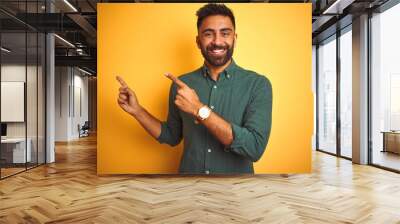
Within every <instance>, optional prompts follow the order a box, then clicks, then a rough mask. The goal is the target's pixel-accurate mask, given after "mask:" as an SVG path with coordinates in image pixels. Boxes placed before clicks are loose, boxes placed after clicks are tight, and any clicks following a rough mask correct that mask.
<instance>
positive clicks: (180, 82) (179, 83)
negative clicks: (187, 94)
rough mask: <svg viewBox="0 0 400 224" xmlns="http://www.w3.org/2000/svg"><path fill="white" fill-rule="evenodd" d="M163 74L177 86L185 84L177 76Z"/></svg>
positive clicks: (181, 86)
mask: <svg viewBox="0 0 400 224" xmlns="http://www.w3.org/2000/svg"><path fill="white" fill-rule="evenodd" d="M165 76H166V77H167V78H169V79H171V80H172V81H173V82H174V83H175V84H176V85H178V87H180V88H183V87H185V86H186V84H185V83H184V82H182V81H181V80H180V79H179V78H177V77H175V76H174V75H172V74H171V73H166V74H165Z"/></svg>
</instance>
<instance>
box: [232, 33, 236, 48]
mask: <svg viewBox="0 0 400 224" xmlns="http://www.w3.org/2000/svg"><path fill="white" fill-rule="evenodd" d="M234 40H235V42H234V44H233V47H236V42H237V33H235V38H234Z"/></svg>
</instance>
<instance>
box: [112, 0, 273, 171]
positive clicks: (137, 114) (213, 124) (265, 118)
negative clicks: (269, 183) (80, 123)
mask: <svg viewBox="0 0 400 224" xmlns="http://www.w3.org/2000/svg"><path fill="white" fill-rule="evenodd" d="M197 17H198V19H197V30H198V36H197V37H196V42H197V46H198V48H199V49H200V50H201V53H202V55H203V57H204V59H205V60H204V65H203V66H202V67H201V68H199V69H197V70H195V71H193V72H190V73H188V74H185V75H182V76H180V77H179V78H176V77H175V76H173V75H172V74H166V76H167V77H168V78H169V79H171V80H172V81H173V83H172V85H171V89H170V93H169V112H168V118H167V121H165V122H161V121H159V120H158V119H157V118H155V117H154V116H153V115H151V114H150V113H149V112H147V111H146V110H145V109H144V108H143V107H142V106H141V105H140V104H139V102H138V100H137V98H136V95H135V93H134V92H133V91H132V90H131V89H130V88H129V87H128V85H127V84H126V83H125V82H124V81H123V80H122V78H120V77H117V79H118V81H119V82H120V83H121V88H120V89H119V98H118V103H119V105H120V107H121V108H122V109H123V110H125V111H126V112H127V113H129V114H131V115H132V116H133V117H134V118H135V119H136V120H137V121H138V122H139V123H140V124H141V125H142V126H143V128H144V129H145V130H146V131H147V132H148V133H149V134H150V135H152V136H153V137H154V138H155V139H157V140H158V141H159V142H160V143H167V144H169V145H171V146H175V145H177V144H179V143H180V141H181V140H182V138H183V139H184V152H183V155H182V158H181V163H180V167H179V172H180V173H192V174H193V173H197V174H198V173H202V174H221V173H223V174H228V173H229V174H238V173H254V169H253V162H255V161H257V160H259V159H260V157H261V156H262V154H263V153H264V150H265V147H266V145H267V142H268V139H269V135H270V129H271V113H272V87H271V84H270V82H269V80H268V79H267V78H266V77H265V76H262V75H259V74H257V73H255V72H253V71H249V70H245V69H243V68H241V67H239V66H238V65H236V63H235V62H234V60H233V59H232V55H233V49H234V47H235V42H236V39H237V34H236V33H235V18H234V15H233V13H232V11H231V10H230V9H229V8H228V7H226V6H225V5H224V4H215V3H210V4H207V5H205V6H203V7H202V8H200V9H199V10H198V11H197Z"/></svg>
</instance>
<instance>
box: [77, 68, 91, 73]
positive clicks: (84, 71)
mask: <svg viewBox="0 0 400 224" xmlns="http://www.w3.org/2000/svg"><path fill="white" fill-rule="evenodd" d="M78 70H79V71H81V72H83V73H85V74H87V75H93V74H92V73H90V72H88V71H86V70H83V69H81V68H79V67H78Z"/></svg>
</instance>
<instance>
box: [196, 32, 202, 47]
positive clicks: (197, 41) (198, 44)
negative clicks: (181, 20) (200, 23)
mask: <svg viewBox="0 0 400 224" xmlns="http://www.w3.org/2000/svg"><path fill="white" fill-rule="evenodd" d="M196 44H197V48H199V49H201V48H200V39H199V36H198V35H197V36H196Z"/></svg>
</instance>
